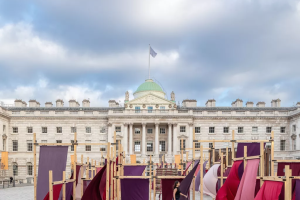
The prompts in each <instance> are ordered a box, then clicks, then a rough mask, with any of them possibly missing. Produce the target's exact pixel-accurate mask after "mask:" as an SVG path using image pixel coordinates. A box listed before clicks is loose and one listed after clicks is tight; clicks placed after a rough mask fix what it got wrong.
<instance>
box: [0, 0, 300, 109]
mask: <svg viewBox="0 0 300 200" xmlns="http://www.w3.org/2000/svg"><path fill="white" fill-rule="evenodd" d="M149 44H151V46H152V47H153V49H154V50H155V51H156V52H157V53H158V55H157V56H156V58H154V59H151V74H152V77H153V78H154V79H155V80H157V81H158V82H159V83H160V84H161V85H162V86H163V88H164V90H165V91H166V92H167V94H168V98H169V97H170V93H171V92H172V91H174V92H175V94H176V101H180V102H181V101H182V100H183V99H196V100H197V101H198V106H204V105H205V102H206V100H207V99H210V98H214V99H216V101H217V106H230V104H231V102H232V101H234V100H235V99H237V98H240V99H242V100H243V101H244V103H245V102H246V101H253V102H254V103H256V102H257V101H265V102H266V103H267V106H270V102H271V100H272V99H275V98H280V99H281V100H282V106H292V105H294V104H295V103H296V102H298V101H300V1H299V0H223V1H220V0H193V1H189V0H164V1H161V0H151V1H141V0H135V1H134V0H126V1H120V0H119V1H116V0H110V1H102V0H95V1H92V0H90V1H82V0H63V1H61V0H51V1H50V0H48V1H30V0H28V1H20V0H9V1H7V0H0V101H3V102H5V103H13V101H14V99H22V100H25V101H28V100H30V99H36V100H38V101H39V102H40V103H41V104H42V105H43V104H44V103H45V102H46V101H52V102H53V103H54V102H55V100H56V99H58V98H62V99H64V101H65V102H67V101H68V100H69V99H76V100H78V101H80V102H81V101H82V99H84V98H89V99H90V100H91V106H108V100H109V99H116V100H121V101H123V100H124V93H125V91H127V90H128V91H129V92H130V93H132V92H134V91H135V90H136V88H137V87H138V86H139V85H140V84H141V83H143V82H144V80H145V79H146V78H147V75H148V51H149V49H148V45H149Z"/></svg>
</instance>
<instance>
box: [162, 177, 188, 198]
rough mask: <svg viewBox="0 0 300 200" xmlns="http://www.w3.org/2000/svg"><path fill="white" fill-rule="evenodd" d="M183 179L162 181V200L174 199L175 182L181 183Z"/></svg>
mask: <svg viewBox="0 0 300 200" xmlns="http://www.w3.org/2000/svg"><path fill="white" fill-rule="evenodd" d="M182 180H183V179H182V178H181V179H161V192H162V200H171V199H173V187H174V183H175V181H179V182H181V181H182Z"/></svg>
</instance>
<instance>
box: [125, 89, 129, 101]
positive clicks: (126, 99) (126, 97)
mask: <svg viewBox="0 0 300 200" xmlns="http://www.w3.org/2000/svg"><path fill="white" fill-rule="evenodd" d="M125 101H129V92H128V91H126V92H125Z"/></svg>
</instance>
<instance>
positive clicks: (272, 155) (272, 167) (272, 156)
mask: <svg viewBox="0 0 300 200" xmlns="http://www.w3.org/2000/svg"><path fill="white" fill-rule="evenodd" d="M271 139H272V141H271V176H274V139H275V138H274V131H272V132H271Z"/></svg>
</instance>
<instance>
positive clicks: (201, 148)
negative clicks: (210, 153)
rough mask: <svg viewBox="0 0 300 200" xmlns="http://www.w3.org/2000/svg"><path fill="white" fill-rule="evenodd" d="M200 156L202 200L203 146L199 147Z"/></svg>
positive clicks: (201, 195)
mask: <svg viewBox="0 0 300 200" xmlns="http://www.w3.org/2000/svg"><path fill="white" fill-rule="evenodd" d="M200 155H201V157H200V200H203V145H200ZM194 187H195V186H194Z"/></svg>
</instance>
